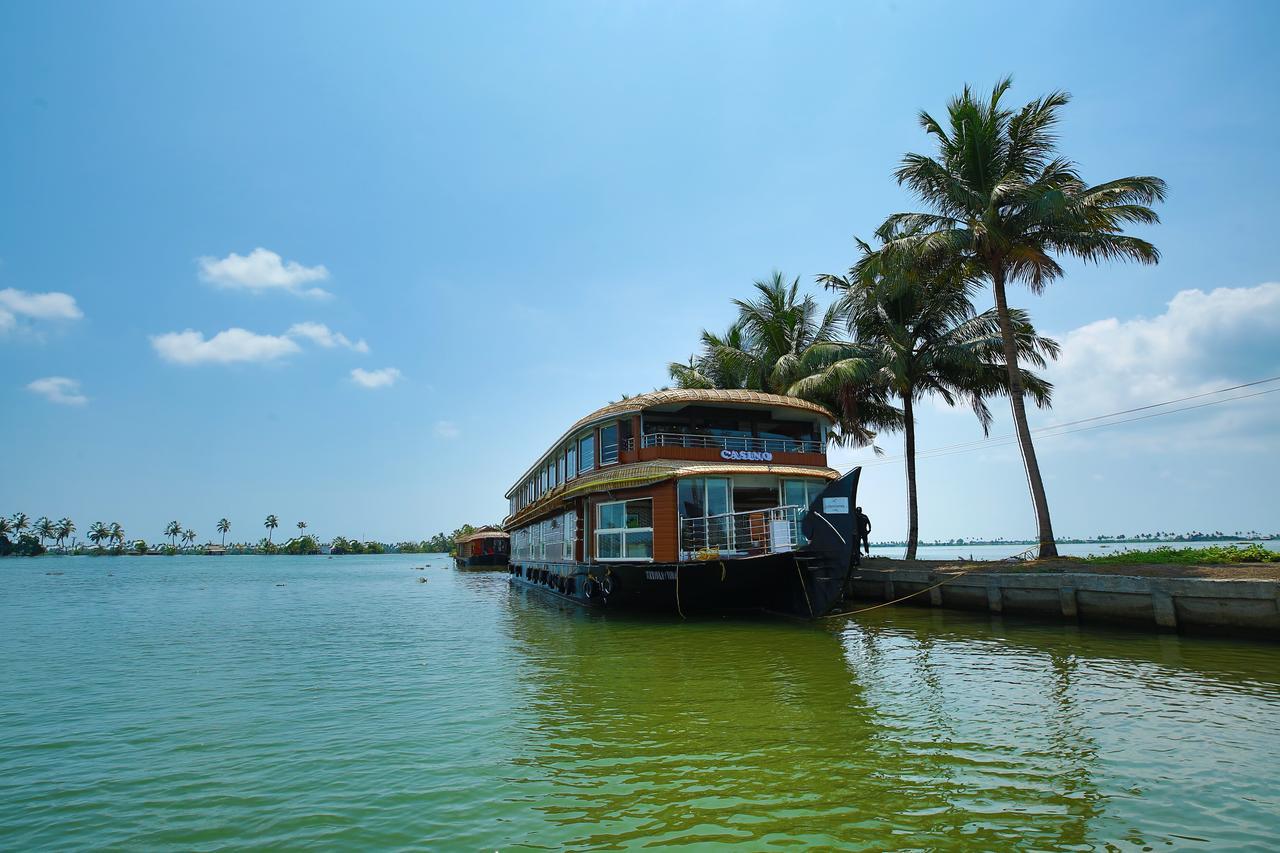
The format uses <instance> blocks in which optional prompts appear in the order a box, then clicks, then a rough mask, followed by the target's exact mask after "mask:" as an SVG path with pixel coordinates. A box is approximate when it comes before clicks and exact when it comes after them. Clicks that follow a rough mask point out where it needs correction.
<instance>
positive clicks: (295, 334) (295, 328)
mask: <svg viewBox="0 0 1280 853" xmlns="http://www.w3.org/2000/svg"><path fill="white" fill-rule="evenodd" d="M285 334H286V335H288V336H289V337H291V338H306V339H307V340H309V341H311V342H312V343H313V344H316V345H318V346H322V347H324V348H325V349H332V348H334V347H346V348H347V349H349V350H351V351H352V352H360V353H365V352H368V351H369V345H368V344H367V343H365V341H364V339H363V338H361V339H360V340H358V341H354V342H353V341H352V340H351V339H350V338H348V337H347V336H346V335H344V334H342V333H341V332H335V331H333V330H331V329H330V328H329V327H328V326H326V325H325V324H324V323H294V324H293V325H292V326H290V327H289V331H287V332H285Z"/></svg>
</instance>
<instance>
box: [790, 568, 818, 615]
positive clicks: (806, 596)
mask: <svg viewBox="0 0 1280 853" xmlns="http://www.w3.org/2000/svg"><path fill="white" fill-rule="evenodd" d="M791 562H792V563H793V564H794V565H795V567H796V577H798V578H800V591H801V592H803V593H804V604H805V607H808V608H809V618H810V619H812V618H813V602H812V601H810V600H809V587H807V586H805V583H804V572H802V571H800V561H799V560H797V559H796V558H795V557H792V558H791Z"/></svg>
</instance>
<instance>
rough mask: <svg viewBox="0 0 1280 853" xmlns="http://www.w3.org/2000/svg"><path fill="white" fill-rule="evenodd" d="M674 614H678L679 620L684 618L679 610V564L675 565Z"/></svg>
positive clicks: (682, 612)
mask: <svg viewBox="0 0 1280 853" xmlns="http://www.w3.org/2000/svg"><path fill="white" fill-rule="evenodd" d="M676 612H677V613H679V614H680V618H681V619H683V618H684V611H683V610H682V609H680V564H679V563H676Z"/></svg>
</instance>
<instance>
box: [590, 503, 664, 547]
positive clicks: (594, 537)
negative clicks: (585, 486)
mask: <svg viewBox="0 0 1280 853" xmlns="http://www.w3.org/2000/svg"><path fill="white" fill-rule="evenodd" d="M641 501H648V503H649V526H648V527H601V526H600V515H601V510H603V509H604V508H605V507H607V506H618V505H621V506H622V507H623V510H622V517H623V524H625V523H626V516H627V511H626V505H627V504H629V503H640V502H641ZM602 533H604V534H610V535H612V534H615V533H617V534H621V538H620V539H619V546H620V547H619V553H620V554H621V555H622V556H619V557H601V556H600V534H602ZM628 533H648V534H649V556H648V557H628V556H626V553H627V534H628ZM591 544H592V546H593V547H592V557H593V558H594V559H595V561H596V562H598V563H652V562H653V498H651V497H649V498H631V499H629V500H620V501H603V502H601V503H598V504H596V505H595V525H594V526H593V528H592V531H591Z"/></svg>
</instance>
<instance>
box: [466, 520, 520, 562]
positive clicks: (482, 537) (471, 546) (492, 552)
mask: <svg viewBox="0 0 1280 853" xmlns="http://www.w3.org/2000/svg"><path fill="white" fill-rule="evenodd" d="M510 539H511V537H510V535H509V534H508V533H507V532H506V531H505V530H502V529H501V528H499V527H493V526H491V525H489V526H485V527H481V528H480V529H478V530H473V531H472V532H471V533H468V534H465V535H463V536H459V537H458V538H457V539H455V540H453V543H454V562H456V563H457V565H458V568H460V569H465V568H494V567H505V566H506V565H507V558H508V556H509V552H510Z"/></svg>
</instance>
